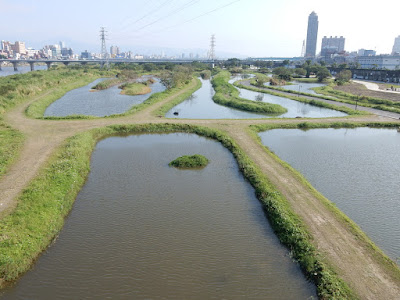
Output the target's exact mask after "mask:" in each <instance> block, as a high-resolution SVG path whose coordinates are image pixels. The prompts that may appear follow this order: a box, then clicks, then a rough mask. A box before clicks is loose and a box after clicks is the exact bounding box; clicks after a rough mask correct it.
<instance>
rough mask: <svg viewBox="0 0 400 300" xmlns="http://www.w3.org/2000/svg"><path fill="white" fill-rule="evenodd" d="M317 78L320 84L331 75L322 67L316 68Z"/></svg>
mask: <svg viewBox="0 0 400 300" xmlns="http://www.w3.org/2000/svg"><path fill="white" fill-rule="evenodd" d="M316 75H317V78H318V82H322V81H324V80H325V79H327V78H329V77H331V73H330V72H329V70H328V69H327V68H326V67H324V66H319V67H318V68H317V72H316Z"/></svg>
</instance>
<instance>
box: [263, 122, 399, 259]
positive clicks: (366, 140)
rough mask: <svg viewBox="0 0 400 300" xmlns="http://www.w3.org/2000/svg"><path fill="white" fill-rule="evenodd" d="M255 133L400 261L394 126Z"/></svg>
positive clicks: (278, 130)
mask: <svg viewBox="0 0 400 300" xmlns="http://www.w3.org/2000/svg"><path fill="white" fill-rule="evenodd" d="M260 136H261V139H262V142H263V144H264V145H266V146H268V147H269V148H270V149H271V150H272V151H274V152H275V153H276V154H277V155H278V156H279V157H280V158H282V159H283V160H285V161H287V162H288V163H289V164H290V165H292V166H293V167H294V168H295V169H297V170H299V171H300V172H301V173H302V174H303V175H304V176H305V177H306V178H307V180H309V181H310V183H311V184H312V185H313V186H314V187H315V188H316V189H317V190H318V191H320V192H321V193H322V194H323V195H324V196H325V197H327V198H328V199H329V200H331V201H332V202H334V203H335V204H336V205H337V206H338V207H339V209H341V210H342V211H343V212H344V213H345V214H347V215H348V216H349V217H350V218H351V219H352V220H354V221H355V222H356V223H357V224H358V225H359V226H360V227H361V228H362V229H363V231H365V232H366V233H367V234H368V236H369V237H370V238H371V239H372V240H373V241H374V242H375V243H376V244H377V245H378V246H379V247H380V248H381V249H383V250H384V252H385V253H386V254H387V255H388V256H389V257H391V258H392V259H393V260H395V261H397V263H399V264H400V218H399V216H400V194H399V190H400V176H399V172H400V151H399V149H400V133H399V132H397V130H395V129H373V128H356V129H312V130H307V131H303V130H298V129H275V130H270V131H266V132H263V133H260Z"/></svg>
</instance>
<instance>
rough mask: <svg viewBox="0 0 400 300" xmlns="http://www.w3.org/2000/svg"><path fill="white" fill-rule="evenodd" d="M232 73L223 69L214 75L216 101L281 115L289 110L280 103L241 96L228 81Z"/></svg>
mask: <svg viewBox="0 0 400 300" xmlns="http://www.w3.org/2000/svg"><path fill="white" fill-rule="evenodd" d="M229 79H230V73H229V72H228V71H221V72H219V73H218V74H217V75H215V76H214V78H213V79H212V81H211V83H212V85H213V87H214V90H215V95H214V97H213V100H214V102H215V103H217V104H220V105H224V106H228V107H232V108H236V109H240V110H243V111H249V112H255V113H263V114H276V115H280V114H283V113H285V112H287V109H286V108H284V107H282V106H280V105H278V104H271V103H265V102H256V101H251V100H247V99H243V98H240V97H239V91H238V90H237V89H235V88H234V87H233V86H232V85H231V84H230V83H229V82H228V81H229Z"/></svg>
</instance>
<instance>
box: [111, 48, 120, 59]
mask: <svg viewBox="0 0 400 300" xmlns="http://www.w3.org/2000/svg"><path fill="white" fill-rule="evenodd" d="M110 54H111V57H116V56H118V55H119V47H118V46H111V47H110Z"/></svg>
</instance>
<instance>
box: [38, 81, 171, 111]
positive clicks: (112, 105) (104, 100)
mask: <svg viewBox="0 0 400 300" xmlns="http://www.w3.org/2000/svg"><path fill="white" fill-rule="evenodd" d="M103 80H106V79H105V78H101V79H97V80H95V81H93V82H92V83H89V84H88V85H87V86H84V87H81V88H78V89H75V90H72V91H69V92H67V93H66V94H65V95H64V96H63V97H61V98H60V99H58V100H57V101H55V102H53V103H52V104H51V105H49V107H47V109H46V111H45V113H44V116H45V117H49V116H53V117H54V116H55V117H66V116H71V115H85V116H97V117H104V116H109V115H113V114H121V113H124V112H126V111H127V110H129V109H130V108H131V107H132V106H134V105H138V104H140V103H142V102H143V101H145V100H146V99H148V98H149V97H150V96H151V95H152V94H154V93H158V92H162V91H164V90H165V86H164V85H163V84H161V83H160V81H159V80H158V79H156V82H155V83H153V84H151V85H150V88H151V93H148V94H145V95H136V96H128V95H121V94H120V92H121V89H119V88H118V86H113V87H110V88H109V89H106V90H101V91H91V88H92V87H93V86H95V85H96V84H97V83H99V82H101V81H103Z"/></svg>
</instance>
